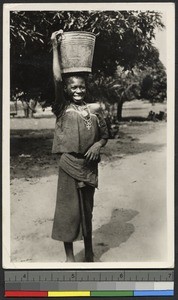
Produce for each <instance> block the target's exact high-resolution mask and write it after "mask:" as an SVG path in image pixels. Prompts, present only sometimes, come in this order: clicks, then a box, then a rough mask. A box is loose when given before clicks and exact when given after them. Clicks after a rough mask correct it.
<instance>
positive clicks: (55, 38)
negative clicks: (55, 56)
mask: <svg viewBox="0 0 178 300" xmlns="http://www.w3.org/2000/svg"><path fill="white" fill-rule="evenodd" d="M62 35H63V30H62V29H60V30H58V31H55V32H53V33H52V35H51V42H52V45H53V47H57V46H58V44H60V43H61V40H62Z"/></svg>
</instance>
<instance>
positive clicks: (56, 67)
mask: <svg viewBox="0 0 178 300" xmlns="http://www.w3.org/2000/svg"><path fill="white" fill-rule="evenodd" d="M62 34H63V31H62V30H59V31H55V32H53V33H52V35H51V42H52V47H53V77H54V86H55V102H56V103H60V101H62V98H63V95H62V93H63V87H62V75H61V62H60V60H59V53H58V51H59V49H58V46H59V44H60V42H61V39H62Z"/></svg>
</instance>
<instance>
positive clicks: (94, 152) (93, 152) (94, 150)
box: [85, 142, 101, 161]
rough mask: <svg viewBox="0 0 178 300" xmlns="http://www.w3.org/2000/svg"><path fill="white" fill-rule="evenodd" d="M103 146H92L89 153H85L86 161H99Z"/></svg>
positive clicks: (98, 144) (97, 143)
mask: <svg viewBox="0 0 178 300" xmlns="http://www.w3.org/2000/svg"><path fill="white" fill-rule="evenodd" d="M100 149H101V144H100V143H99V142H96V143H95V144H94V145H93V146H91V147H90V148H89V149H88V151H87V152H86V153H85V157H86V160H89V161H91V160H98V159H99V155H100Z"/></svg>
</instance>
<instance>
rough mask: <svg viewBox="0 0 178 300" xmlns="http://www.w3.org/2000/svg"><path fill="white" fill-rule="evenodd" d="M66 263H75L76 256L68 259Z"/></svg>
mask: <svg viewBox="0 0 178 300" xmlns="http://www.w3.org/2000/svg"><path fill="white" fill-rule="evenodd" d="M66 262H75V258H74V256H71V257H67V258H66Z"/></svg>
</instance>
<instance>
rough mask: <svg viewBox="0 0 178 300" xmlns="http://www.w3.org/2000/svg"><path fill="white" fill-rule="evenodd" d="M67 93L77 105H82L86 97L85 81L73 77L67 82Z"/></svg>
mask: <svg viewBox="0 0 178 300" xmlns="http://www.w3.org/2000/svg"><path fill="white" fill-rule="evenodd" d="M65 91H66V92H67V94H68V96H69V97H70V98H71V100H72V101H73V102H74V103H76V104H81V103H82V101H83V100H84V98H85V95H86V84H85V79H84V78H82V77H75V76H72V77H70V78H69V79H68V80H67V84H66V88H65Z"/></svg>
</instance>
